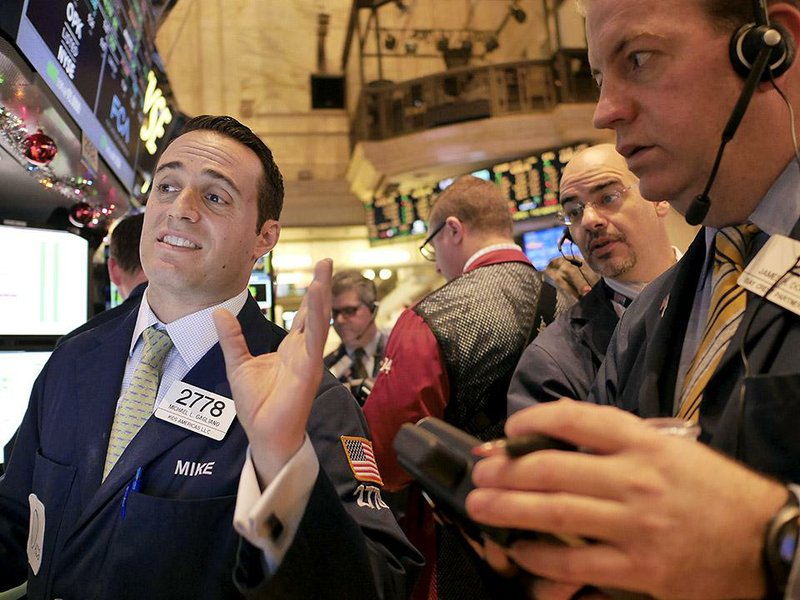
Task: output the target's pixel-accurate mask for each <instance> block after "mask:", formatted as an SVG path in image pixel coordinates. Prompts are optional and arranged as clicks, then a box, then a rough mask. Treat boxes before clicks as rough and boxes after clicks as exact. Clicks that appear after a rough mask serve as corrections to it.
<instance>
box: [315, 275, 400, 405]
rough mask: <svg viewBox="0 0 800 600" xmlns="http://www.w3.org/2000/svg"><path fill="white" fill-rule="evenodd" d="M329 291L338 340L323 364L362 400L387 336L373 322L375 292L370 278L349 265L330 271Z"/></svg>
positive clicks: (376, 310) (365, 396) (375, 372)
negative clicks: (338, 342) (345, 267)
mask: <svg viewBox="0 0 800 600" xmlns="http://www.w3.org/2000/svg"><path fill="white" fill-rule="evenodd" d="M331 293H332V295H333V302H332V310H331V315H332V320H333V329H334V331H336V333H337V335H338V336H339V338H340V339H341V340H342V343H341V344H339V347H338V348H336V350H334V351H333V352H331V353H330V354H328V355H327V356H326V357H325V366H326V367H327V368H328V369H330V371H331V373H333V376H334V377H336V378H337V379H338V380H339V381H341V382H342V383H343V384H345V386H347V387H348V388H349V389H350V391H351V392H352V393H353V395H354V396H355V398H356V400H358V401H359V404H363V403H364V400H366V398H367V396H368V395H369V392H370V390H371V389H372V385H373V382H374V381H375V377H376V376H377V375H378V368H379V367H380V364H381V361H382V360H383V353H384V350H385V349H386V339H387V337H388V336H387V335H386V334H385V333H383V332H381V331H379V330H378V326H377V325H376V324H375V316H376V314H377V312H378V303H377V296H378V292H377V290H376V288H375V283H374V282H372V281H371V280H369V279H367V278H366V277H364V276H363V275H362V274H361V273H360V272H359V271H357V270H355V269H349V270H346V271H340V272H338V273H336V275H334V277H333V279H332V280H331Z"/></svg>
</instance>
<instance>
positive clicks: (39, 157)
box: [22, 129, 58, 166]
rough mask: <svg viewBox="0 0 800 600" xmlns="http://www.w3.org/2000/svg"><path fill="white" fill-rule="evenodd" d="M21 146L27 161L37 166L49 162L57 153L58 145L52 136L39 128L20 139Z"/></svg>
mask: <svg viewBox="0 0 800 600" xmlns="http://www.w3.org/2000/svg"><path fill="white" fill-rule="evenodd" d="M22 147H23V148H24V151H25V158H27V159H28V162H30V163H32V164H34V165H38V166H43V165H48V164H50V162H51V161H52V160H53V159H54V158H55V157H56V154H57V153H58V147H57V146H56V143H55V142H54V141H53V138H51V137H50V136H48V135H45V134H44V133H43V132H42V130H41V129H37V130H36V133H32V134H31V135H29V136H28V137H26V138H25V139H24V140H23V141H22Z"/></svg>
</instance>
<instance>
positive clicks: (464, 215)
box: [429, 175, 511, 237]
mask: <svg viewBox="0 0 800 600" xmlns="http://www.w3.org/2000/svg"><path fill="white" fill-rule="evenodd" d="M450 216H453V217H456V218H457V219H458V220H459V221H461V222H462V223H465V224H466V225H469V226H470V227H471V228H472V229H474V230H476V231H480V232H483V233H494V234H499V235H503V236H506V237H511V210H510V208H509V204H508V200H506V198H505V197H504V196H503V193H502V192H501V191H500V188H499V187H498V186H497V185H495V184H494V183H491V182H489V181H484V180H483V179H479V178H478V177H475V176H474V175H462V176H461V177H459V178H458V179H456V180H455V181H454V182H453V183H451V184H450V185H449V186H448V187H447V188H446V189H445V190H444V191H443V192H442V193H441V194H439V197H438V198H437V199H436V200H435V202H434V204H433V208H431V214H430V219H429V224H430V225H431V226H436V225H439V224H440V223H441V222H442V221H444V220H445V219H447V217H450Z"/></svg>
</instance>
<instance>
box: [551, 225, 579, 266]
mask: <svg viewBox="0 0 800 600" xmlns="http://www.w3.org/2000/svg"><path fill="white" fill-rule="evenodd" d="M566 242H569V243H570V244H574V243H575V240H573V239H572V234H571V233H570V231H569V227H565V228H564V233H562V234H561V237H560V238H559V240H558V244H557V245H556V247H557V248H558V252H559V253H560V254H561V256H562V257H564V260H566V261H567V262H568V263H569V264H571V265H572V266H574V267H578V268H579V269H580V268H581V267H582V266H583V261H581V260H578V258H577V257H576V256H575V253H574V251H571V252H570V256H567V255H566V254H564V250H563V246H564V244H565V243H566Z"/></svg>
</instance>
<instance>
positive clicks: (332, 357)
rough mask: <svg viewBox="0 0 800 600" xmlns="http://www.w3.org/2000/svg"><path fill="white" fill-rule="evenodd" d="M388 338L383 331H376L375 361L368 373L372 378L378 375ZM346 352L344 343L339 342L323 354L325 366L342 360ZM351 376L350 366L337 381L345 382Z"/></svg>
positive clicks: (329, 366) (327, 366)
mask: <svg viewBox="0 0 800 600" xmlns="http://www.w3.org/2000/svg"><path fill="white" fill-rule="evenodd" d="M388 339H389V336H388V335H386V334H385V333H383V332H382V331H379V332H378V344H377V345H376V346H375V361H374V362H373V365H372V373H370V377H372V378H373V379H374V378H375V377H377V376H378V372H379V371H380V368H381V361H383V356H384V354H385V353H386V341H387V340H388ZM346 354H347V350H346V349H345V347H344V344H339V345H338V346H337V347H336V349H335V350H334V351H333V352H330V353H329V354H327V355H326V356H325V359H324V362H325V367H326V368H328V369H330V368H331V367H332V366H333V365H335V364H336V363H337V362H339V361H340V360H342V359H343V358H344V357H345V355H346ZM352 378H353V369H352V367H351V368H350V369H348V370H347V372H345V373H344V374H343V375H342V376H341V377H339V381H341V382H342V383H347V382H348V381H350V380H351V379H352Z"/></svg>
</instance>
